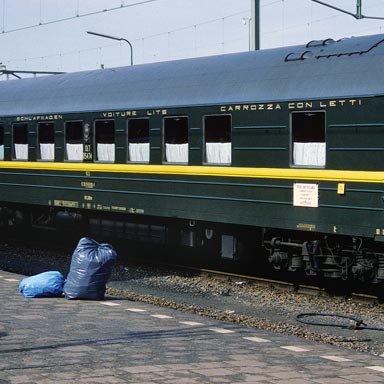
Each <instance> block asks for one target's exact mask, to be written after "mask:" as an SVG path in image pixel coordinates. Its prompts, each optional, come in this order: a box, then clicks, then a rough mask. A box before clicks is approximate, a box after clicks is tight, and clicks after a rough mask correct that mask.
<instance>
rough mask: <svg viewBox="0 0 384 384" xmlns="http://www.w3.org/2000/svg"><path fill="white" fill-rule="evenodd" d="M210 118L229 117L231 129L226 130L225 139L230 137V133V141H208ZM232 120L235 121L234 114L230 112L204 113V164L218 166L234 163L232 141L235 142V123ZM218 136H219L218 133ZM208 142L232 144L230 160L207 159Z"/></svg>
mask: <svg viewBox="0 0 384 384" xmlns="http://www.w3.org/2000/svg"><path fill="white" fill-rule="evenodd" d="M210 118H215V119H220V118H223V119H224V118H226V119H228V123H229V130H228V132H224V139H227V138H228V134H229V141H220V140H218V141H207V119H210ZM232 121H233V116H232V114H230V113H227V114H209V115H204V116H203V148H204V150H203V164H204V165H215V166H216V165H217V166H231V165H232V163H233V158H232V152H233V150H232V149H233V146H232V143H233V138H232V136H233V124H232ZM216 136H219V135H217V134H216ZM207 143H229V144H230V152H229V160H230V161H229V162H211V161H208V159H207Z"/></svg>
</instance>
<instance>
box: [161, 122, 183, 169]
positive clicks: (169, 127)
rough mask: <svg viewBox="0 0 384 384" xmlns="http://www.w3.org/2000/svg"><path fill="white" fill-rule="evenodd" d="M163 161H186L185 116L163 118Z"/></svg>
mask: <svg viewBox="0 0 384 384" xmlns="http://www.w3.org/2000/svg"><path fill="white" fill-rule="evenodd" d="M164 145H165V161H166V162H167V163H188V119H187V118H186V117H166V118H164Z"/></svg>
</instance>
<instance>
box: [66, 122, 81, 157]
mask: <svg viewBox="0 0 384 384" xmlns="http://www.w3.org/2000/svg"><path fill="white" fill-rule="evenodd" d="M76 123H79V124H81V138H80V139H76V138H75V139H71V141H73V142H70V141H69V140H68V135H67V126H68V125H69V124H76ZM78 141H80V142H78ZM67 144H74V145H76V144H79V145H80V144H81V145H82V155H81V160H80V159H69V158H68V148H67ZM64 161H70V162H75V163H82V162H83V161H84V121H83V120H66V121H64Z"/></svg>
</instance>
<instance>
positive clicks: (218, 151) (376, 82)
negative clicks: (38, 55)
mask: <svg viewBox="0 0 384 384" xmlns="http://www.w3.org/2000/svg"><path fill="white" fill-rule="evenodd" d="M383 62H384V35H374V36H366V37H355V38H349V39H343V40H340V41H333V40H330V39H328V40H324V41H313V42H310V43H308V44H307V45H305V46H295V47H287V48H278V49H271V50H262V51H257V52H245V53H238V54H230V55H222V56H215V57H206V58H197V59H188V60H179V61H174V62H167V63H155V64H146V65H138V66H132V67H124V68H113V69H103V70H97V71H88V72H79V73H70V74H63V75H55V76H49V77H43V78H35V79H24V80H13V81H7V82H1V83H0V207H1V210H0V216H1V220H2V223H3V224H4V225H6V224H11V223H16V222H17V221H18V220H21V221H24V220H27V221H29V222H31V223H32V224H34V225H48V226H50V225H55V224H57V223H60V222H61V223H64V222H66V221H67V220H68V221H69V222H72V221H73V222H75V221H76V220H77V219H79V218H82V220H84V219H85V220H86V222H87V223H88V225H89V226H90V227H92V228H93V229H94V230H95V231H97V230H100V231H102V228H104V230H108V228H109V230H110V231H111V232H113V233H114V234H115V235H117V236H120V237H126V238H128V239H133V240H143V241H150V242H154V243H159V244H163V243H167V242H177V243H179V244H182V245H186V246H190V247H198V248H199V247H206V246H209V244H210V242H213V241H216V243H217V244H218V246H219V250H220V252H221V255H222V257H224V258H233V259H234V258H236V257H237V256H239V255H240V254H241V247H242V246H241V244H243V243H244V242H243V240H244V239H246V240H245V242H249V239H250V238H251V239H252V238H253V239H254V241H255V242H256V241H260V242H261V243H262V244H263V245H264V246H265V248H266V249H267V250H268V253H269V254H268V258H269V261H270V262H271V263H272V265H273V266H274V267H275V268H278V269H287V270H291V271H296V270H305V271H306V273H307V274H308V275H321V276H327V277H335V278H343V279H349V278H355V279H360V280H363V281H372V282H382V281H383V280H384V251H383V241H384V221H383V209H384V191H383V181H384V172H383V160H384V145H383V143H384V119H383V111H384V94H383V93H384V92H383V91H384V86H383V84H384V72H383V69H382V68H383ZM255 257H256V256H255Z"/></svg>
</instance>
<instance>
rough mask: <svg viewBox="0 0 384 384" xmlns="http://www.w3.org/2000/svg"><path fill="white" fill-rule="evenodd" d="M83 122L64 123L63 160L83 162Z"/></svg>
mask: <svg viewBox="0 0 384 384" xmlns="http://www.w3.org/2000/svg"><path fill="white" fill-rule="evenodd" d="M83 149H84V148H83V122H82V121H67V122H66V123H65V160H70V161H83Z"/></svg>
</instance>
